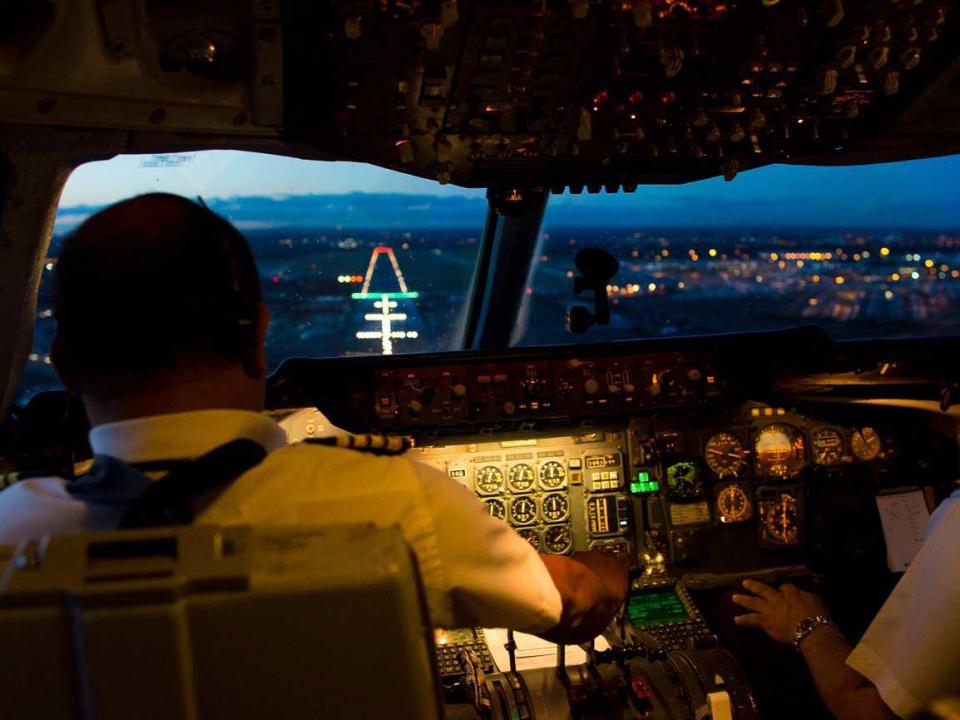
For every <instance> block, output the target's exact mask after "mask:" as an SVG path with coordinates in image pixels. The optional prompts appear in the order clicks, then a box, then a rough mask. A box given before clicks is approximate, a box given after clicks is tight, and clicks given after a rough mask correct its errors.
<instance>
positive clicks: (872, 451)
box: [850, 427, 883, 460]
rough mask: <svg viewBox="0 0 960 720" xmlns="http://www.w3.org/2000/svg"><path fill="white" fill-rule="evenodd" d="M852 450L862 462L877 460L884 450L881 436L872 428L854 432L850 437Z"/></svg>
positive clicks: (863, 428)
mask: <svg viewBox="0 0 960 720" xmlns="http://www.w3.org/2000/svg"><path fill="white" fill-rule="evenodd" d="M850 449H851V450H853V454H854V455H856V456H857V457H858V458H860V459H861V460H876V459H877V457H878V456H879V455H880V451H881V450H882V449H883V443H882V442H881V441H880V435H879V433H877V431H876V430H874V429H873V428H872V427H862V428H860V429H859V430H854V431H853V435H852V436H851V437H850Z"/></svg>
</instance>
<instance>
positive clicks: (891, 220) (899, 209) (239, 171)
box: [61, 150, 960, 229]
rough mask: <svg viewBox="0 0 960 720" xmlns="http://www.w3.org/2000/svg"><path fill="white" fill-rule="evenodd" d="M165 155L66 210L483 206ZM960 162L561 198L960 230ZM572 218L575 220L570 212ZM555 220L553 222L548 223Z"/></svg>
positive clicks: (262, 165)
mask: <svg viewBox="0 0 960 720" xmlns="http://www.w3.org/2000/svg"><path fill="white" fill-rule="evenodd" d="M157 159H158V156H150V155H127V156H118V157H116V158H114V159H112V160H107V161H103V162H95V163H89V164H87V165H84V166H82V167H80V168H78V169H77V170H76V171H75V172H74V173H73V175H72V176H71V178H70V180H69V181H68V182H67V185H66V188H65V189H64V193H63V196H62V198H61V208H69V207H71V206H76V205H103V204H107V203H110V202H113V201H115V200H119V199H121V198H123V197H129V196H130V195H135V194H138V193H142V192H150V191H157V190H162V191H169V192H177V193H180V194H183V195H189V196H197V195H202V196H203V197H205V198H215V197H220V198H222V197H238V196H244V195H247V196H250V195H257V196H285V195H304V194H342V193H348V192H357V191H360V192H368V193H386V192H390V193H405V194H411V195H435V196H451V195H454V196H461V197H474V198H478V199H479V198H483V196H484V191H483V190H471V189H465V188H458V187H455V186H450V185H447V186H442V185H439V184H437V183H434V182H431V181H428V180H423V179H421V178H415V177H410V176H407V175H403V174H401V173H397V172H392V171H388V170H383V169H381V168H377V167H374V166H369V165H363V164H360V163H345V162H339V163H332V162H318V161H308V160H298V159H294V158H285V157H276V156H271V155H263V154H258V153H247V152H239V151H224V150H214V151H206V152H199V153H189V154H186V155H185V156H184V157H183V158H181V159H180V161H179V162H176V163H173V164H172V165H170V166H166V167H157V165H158V164H159V163H158V161H157ZM958 181H960V155H954V156H949V157H945V158H935V159H928V160H915V161H911V162H904V163H887V164H880V165H864V166H855V167H801V166H789V165H775V166H768V167H765V168H760V169H758V170H752V171H750V172H744V173H741V174H740V175H738V176H737V178H736V179H735V180H734V181H733V182H730V183H727V182H724V180H723V179H722V178H713V179H710V180H704V181H700V182H696V183H690V184H687V185H658V186H656V185H655V186H641V187H640V188H639V189H638V190H637V192H636V193H633V194H629V195H627V194H619V195H612V196H611V195H605V194H601V195H599V196H590V195H583V196H571V195H569V194H565V195H563V196H561V197H553V198H552V199H551V204H552V205H553V206H554V207H555V208H559V207H565V208H566V209H567V210H568V213H569V212H570V211H574V210H577V209H581V208H582V209H584V210H585V209H587V208H589V210H590V211H591V213H590V214H594V213H597V212H602V213H603V214H605V215H608V217H609V218H611V219H613V220H614V221H615V222H614V223H613V224H620V223H619V222H616V220H620V221H622V222H623V223H627V222H643V223H648V224H661V222H662V224H663V225H683V224H701V225H717V226H730V225H744V226H748V225H751V224H762V225H768V224H783V225H798V224H809V225H818V226H819V225H829V226H840V225H857V224H864V225H886V226H895V225H901V226H909V225H918V226H924V227H942V228H943V229H956V228H960V200H958V197H960V192H958V185H960V182H958ZM565 214H567V213H565ZM548 219H549V216H548Z"/></svg>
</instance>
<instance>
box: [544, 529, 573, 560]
mask: <svg viewBox="0 0 960 720" xmlns="http://www.w3.org/2000/svg"><path fill="white" fill-rule="evenodd" d="M572 546H573V535H571V534H570V528H569V527H567V526H566V525H554V526H553V527H548V528H547V529H546V530H544V532H543V547H544V549H545V550H546V551H547V552H548V553H553V554H555V555H562V554H563V553H565V552H569V550H570V548H571V547H572Z"/></svg>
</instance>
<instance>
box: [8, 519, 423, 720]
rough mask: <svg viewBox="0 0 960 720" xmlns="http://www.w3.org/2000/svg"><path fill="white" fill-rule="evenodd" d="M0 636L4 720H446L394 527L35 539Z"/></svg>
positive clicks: (12, 570)
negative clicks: (383, 719)
mask: <svg viewBox="0 0 960 720" xmlns="http://www.w3.org/2000/svg"><path fill="white" fill-rule="evenodd" d="M0 557H2V556H0ZM0 638H3V641H2V642H0V688H2V690H0V697H2V699H0V706H2V707H3V713H2V714H3V717H4V718H11V719H12V718H28V717H42V718H47V719H51V720H53V719H57V718H71V719H73V718H96V719H97V720H136V719H139V718H158V719H159V718H163V719H164V720H176V719H179V718H184V719H186V718H191V719H196V720H210V719H212V718H224V719H227V718H229V719H230V720H236V718H247V717H251V718H253V717H257V718H285V719H287V718H327V717H329V718H339V717H365V718H366V717H369V718H374V717H390V718H411V719H413V718H416V719H418V720H420V719H423V718H438V717H441V715H442V710H441V700H440V694H439V690H438V688H439V684H438V682H437V678H436V674H435V672H436V671H435V669H434V668H435V663H434V662H433V657H432V653H433V645H432V641H431V640H432V631H431V628H430V624H429V622H428V619H427V614H426V605H425V601H424V597H423V592H422V588H421V586H420V583H419V576H418V573H417V569H416V563H415V561H414V559H413V557H412V556H411V553H410V551H409V549H408V547H407V545H406V544H405V543H404V541H403V538H402V536H401V535H400V533H399V531H397V530H379V529H375V528H373V527H368V526H334V527H325V528H318V529H276V528H273V529H262V528H246V527H231V528H215V527H205V526H196V527H183V528H177V529H163V530H137V531H125V532H120V533H92V534H86V535H75V536H67V537H59V538H52V539H45V540H43V541H41V542H37V543H24V544H22V545H21V546H20V547H19V548H18V549H17V550H16V551H15V552H14V554H13V555H12V556H10V557H9V559H8V561H7V563H6V569H5V570H4V571H3V572H2V574H0Z"/></svg>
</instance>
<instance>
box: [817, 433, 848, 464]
mask: <svg viewBox="0 0 960 720" xmlns="http://www.w3.org/2000/svg"><path fill="white" fill-rule="evenodd" d="M842 459H843V436H842V435H841V434H840V433H839V432H838V431H837V430H834V429H833V428H823V429H822V430H817V432H815V433H814V434H813V461H814V462H815V463H816V464H817V465H836V464H837V463H839V462H840V461H841V460H842Z"/></svg>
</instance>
